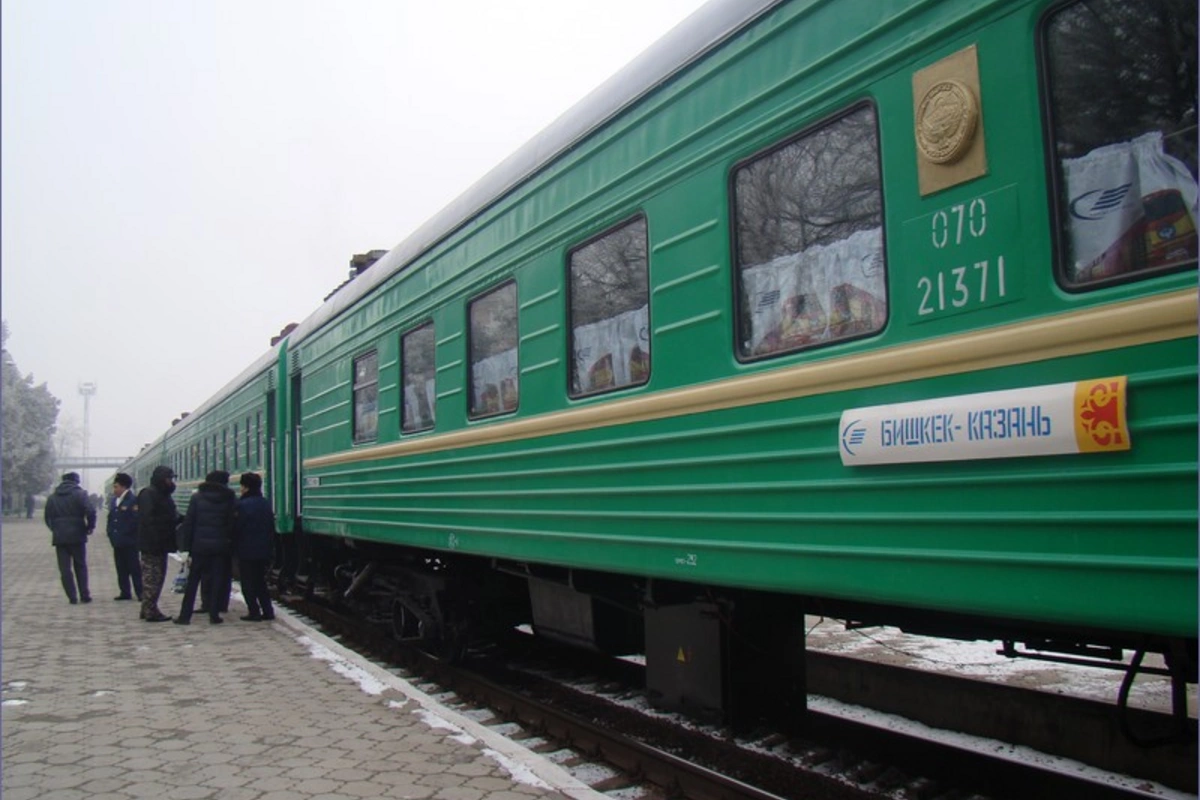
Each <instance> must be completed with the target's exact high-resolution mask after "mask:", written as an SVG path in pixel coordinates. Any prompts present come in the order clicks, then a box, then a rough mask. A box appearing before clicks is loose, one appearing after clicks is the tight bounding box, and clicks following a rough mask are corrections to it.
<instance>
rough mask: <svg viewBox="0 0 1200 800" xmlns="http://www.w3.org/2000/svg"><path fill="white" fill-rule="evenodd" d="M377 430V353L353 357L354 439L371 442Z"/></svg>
mask: <svg viewBox="0 0 1200 800" xmlns="http://www.w3.org/2000/svg"><path fill="white" fill-rule="evenodd" d="M378 430H379V354H378V353H375V352H371V353H367V354H366V355H363V356H359V357H358V358H356V359H354V441H355V443H358V442H371V441H374V440H375V436H376V433H377V432H378Z"/></svg>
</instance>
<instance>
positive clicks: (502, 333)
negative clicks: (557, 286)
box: [468, 282, 517, 417]
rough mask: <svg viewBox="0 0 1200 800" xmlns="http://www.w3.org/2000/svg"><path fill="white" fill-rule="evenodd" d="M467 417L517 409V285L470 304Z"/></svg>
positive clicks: (489, 294)
mask: <svg viewBox="0 0 1200 800" xmlns="http://www.w3.org/2000/svg"><path fill="white" fill-rule="evenodd" d="M468 314H469V317H470V325H471V327H470V342H469V345H468V346H469V348H470V353H471V416H472V417H483V416H488V415H490V414H501V413H504V412H506V411H515V410H516V408H517V284H515V283H512V282H509V283H506V284H504V285H503V286H501V287H500V288H498V289H494V290H492V291H491V292H488V293H487V294H485V295H483V296H482V297H478V298H476V299H475V300H472V301H471V305H470V309H469V312H468Z"/></svg>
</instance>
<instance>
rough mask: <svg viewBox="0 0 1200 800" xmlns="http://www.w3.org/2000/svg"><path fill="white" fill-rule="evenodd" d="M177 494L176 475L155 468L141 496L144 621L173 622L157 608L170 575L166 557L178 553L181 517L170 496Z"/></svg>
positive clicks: (140, 535)
mask: <svg viewBox="0 0 1200 800" xmlns="http://www.w3.org/2000/svg"><path fill="white" fill-rule="evenodd" d="M174 491H175V471H174V470H172V469H171V468H170V467H166V466H159V467H155V468H154V472H153V473H151V475H150V485H149V486H147V487H146V488H145V489H142V491H141V492H140V493H139V494H138V508H137V511H138V550H139V551H140V552H141V555H142V619H144V620H145V621H146V622H167V621H169V620H170V619H171V618H170V617H168V616H167V615H166V614H164V613H162V611H160V610H159V608H158V597H159V595H161V594H162V588H163V581H164V580H165V579H166V574H167V554H168V553H173V552H175V549H176V545H175V527H176V526H177V525H178V524H179V514H178V513H177V512H176V510H175V501H174V500H172V499H171V494H172V493H173V492H174Z"/></svg>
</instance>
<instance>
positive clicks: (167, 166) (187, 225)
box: [0, 0, 703, 490]
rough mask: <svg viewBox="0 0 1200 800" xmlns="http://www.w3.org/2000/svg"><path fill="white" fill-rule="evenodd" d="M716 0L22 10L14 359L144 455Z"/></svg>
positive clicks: (52, 3)
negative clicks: (280, 340) (350, 283)
mask: <svg viewBox="0 0 1200 800" xmlns="http://www.w3.org/2000/svg"><path fill="white" fill-rule="evenodd" d="M702 4H703V0H649V1H648V2H647V0H604V1H603V2H599V1H598V0H506V2H502V3H498V2H495V0H466V1H465V2H455V3H439V2H415V0H378V1H377V2H376V1H375V0H349V2H340V3H334V2H328V1H327V0H286V1H285V2H280V1H279V0H256V1H255V2H250V3H245V2H235V1H234V0H161V2H156V1H155V0H4V3H3V6H2V7H0V9H2V20H0V24H2V27H0V32H2V36H3V41H2V46H0V57H2V59H3V61H2V65H0V78H2V81H3V85H2V87H0V101H2V104H3V106H2V111H0V123H2V131H0V143H2V145H0V146H2V153H0V159H2V165H0V166H2V170H0V178H2V193H3V194H2V198H0V202H2V205H0V209H2V215H3V217H2V221H0V225H2V231H0V243H2V247H3V252H2V260H0V279H2V280H0V289H2V294H0V298H2V311H3V318H4V319H5V320H6V321H7V322H8V325H9V331H10V338H9V341H8V350H9V352H10V353H11V354H12V356H13V358H14V359H15V361H16V363H17V366H18V367H19V369H20V370H21V372H22V373H23V374H27V373H33V375H34V380H35V382H36V383H41V382H43V381H46V382H48V384H49V387H50V391H51V392H52V393H53V394H54V395H56V396H57V397H58V398H59V399H61V400H62V401H63V402H62V411H61V412H60V414H59V423H60V427H66V428H67V429H74V430H75V431H76V432H77V433H79V434H81V433H82V427H83V415H84V404H83V398H82V397H81V396H80V394H79V391H78V386H79V384H80V383H82V382H94V383H95V384H96V385H97V392H96V394H95V396H94V397H92V399H91V403H90V419H89V422H90V425H89V433H90V436H89V452H90V454H91V455H92V456H131V455H133V454H135V453H136V452H137V451H138V450H139V449H140V448H141V446H142V445H143V444H144V443H146V442H149V441H152V440H153V439H155V438H156V437H157V436H158V435H159V434H161V433H162V432H163V431H165V430H166V429H167V428H168V427H169V426H170V423H171V420H172V419H174V418H175V417H177V416H179V414H180V412H182V411H188V410H191V409H194V408H196V407H198V406H199V405H200V404H201V403H202V402H203V401H204V400H205V399H207V398H208V397H209V396H211V395H212V394H213V393H215V392H216V391H218V390H219V389H220V388H221V387H223V386H224V385H225V384H226V383H227V382H228V381H229V380H230V379H232V378H233V377H234V376H235V375H236V374H237V373H238V372H240V371H241V370H242V369H243V368H245V367H246V366H247V365H249V364H250V362H252V361H253V360H254V359H256V358H257V357H258V356H259V355H261V354H262V353H263V352H265V351H266V350H267V349H268V344H269V340H270V338H271V337H272V336H273V335H274V334H275V333H277V332H278V331H279V330H280V328H282V327H283V326H284V325H285V324H287V323H288V322H293V321H295V322H299V321H301V320H302V319H304V318H305V317H306V316H308V315H309V314H310V313H312V312H313V311H314V310H315V309H316V308H317V306H319V305H320V303H321V299H322V298H323V297H324V296H325V295H326V294H328V293H329V292H330V291H331V290H332V289H333V288H334V287H335V286H337V285H338V284H339V283H341V281H342V280H344V278H345V276H346V274H347V270H348V262H349V259H350V256H351V255H353V254H354V253H361V252H366V251H367V250H371V249H390V248H392V247H393V246H395V245H396V244H398V243H399V242H400V241H401V240H403V239H404V238H405V237H406V236H407V235H408V234H409V233H410V232H412V231H413V230H414V229H415V228H417V227H418V226H419V225H420V224H421V223H422V222H424V221H425V220H426V219H428V218H429V217H431V216H433V215H434V214H435V213H436V212H437V211H438V210H440V209H441V208H442V207H443V206H444V205H446V204H447V203H448V202H450V201H451V200H452V199H453V198H454V197H456V196H457V195H458V194H460V193H461V192H462V191H463V190H464V189H466V188H467V187H468V186H470V185H471V184H472V183H474V182H475V181H476V180H477V179H478V178H480V177H482V176H483V174H484V173H486V172H487V171H488V170H489V169H491V168H492V167H493V166H495V165H496V164H498V163H499V162H500V161H501V160H503V159H504V157H506V156H507V155H509V154H510V153H511V152H512V151H514V150H515V149H517V147H519V146H520V145H521V144H522V143H524V142H525V141H526V140H527V139H529V138H530V137H532V136H533V135H534V134H536V133H537V132H538V131H540V130H541V129H542V128H544V127H545V126H546V125H548V124H549V123H550V122H551V121H553V120H554V119H555V118H556V117H557V116H558V115H559V114H561V113H562V112H564V111H566V110H567V109H568V108H569V107H570V106H571V105H573V104H574V103H575V102H577V101H578V100H581V99H582V98H583V97H584V95H586V94H587V92H588V91H590V90H591V89H593V88H595V87H596V86H597V85H598V84H600V83H601V82H602V81H603V80H605V79H606V78H608V77H609V76H610V75H612V74H613V73H614V72H616V71H617V70H618V69H620V68H621V67H622V66H624V65H625V64H626V63H627V62H628V61H630V60H631V59H632V58H633V57H634V56H636V55H637V54H638V53H639V52H641V51H642V50H643V49H645V48H646V47H647V46H648V45H650V44H651V43H652V42H653V41H655V40H656V39H658V38H659V37H660V36H661V35H662V34H664V33H666V31H668V30H669V29H670V28H671V27H673V26H674V25H675V24H676V23H678V22H679V21H680V20H682V19H683V18H684V17H686V16H687V15H688V14H690V13H691V12H692V11H693V10H695V9H696V8H698V7H699V6H700V5H702ZM79 438H80V439H81V438H82V437H81V436H80V437H79ZM69 452H71V453H73V454H78V453H80V452H82V442H81V441H78V440H77V441H76V442H75V443H74V445H73V447H71V449H70V450H69ZM108 474H109V471H104V472H103V474H102V471H99V470H93V471H91V472H90V473H89V475H88V479H89V481H88V482H89V488H91V489H92V490H98V489H99V488H100V484H101V482H102V481H103V479H104V478H105V477H106V476H107V475H108Z"/></svg>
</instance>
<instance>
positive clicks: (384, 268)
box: [289, 0, 782, 342]
mask: <svg viewBox="0 0 1200 800" xmlns="http://www.w3.org/2000/svg"><path fill="white" fill-rule="evenodd" d="M781 2H782V0H710V2H708V3H706V4H705V5H704V6H702V7H701V8H699V9H698V10H697V11H695V12H694V13H692V14H691V15H690V16H688V17H687V18H686V19H684V20H683V21H682V22H680V23H679V24H678V25H676V26H675V27H674V28H672V29H671V30H670V31H669V32H667V34H666V35H665V36H663V37H662V38H661V39H659V40H658V41H657V42H655V43H654V44H653V45H651V46H650V47H648V48H647V49H646V50H645V51H643V52H642V53H641V55H639V56H637V57H636V58H635V59H634V60H633V61H631V62H629V64H627V65H626V66H625V67H623V68H622V69H621V70H620V71H618V72H617V73H616V74H615V75H613V76H612V77H611V78H609V79H608V80H607V81H605V82H604V83H602V84H600V86H598V87H597V88H595V89H593V90H592V91H591V92H590V93H589V94H588V95H587V96H585V97H584V98H583V100H581V101H579V102H578V103H576V104H575V105H574V106H572V107H571V108H570V109H569V110H567V111H566V112H565V113H564V114H562V115H561V116H560V117H558V119H556V120H554V122H552V123H550V125H549V126H548V127H547V128H545V129H544V130H543V131H542V132H541V133H539V134H537V135H536V136H534V137H533V138H532V139H530V140H529V141H528V142H526V143H525V144H524V145H522V146H521V147H520V148H519V149H518V150H517V151H516V152H514V153H513V154H512V155H510V156H509V157H508V158H506V159H504V161H501V162H500V164H498V165H497V166H496V167H494V168H493V169H492V170H491V171H490V172H488V173H487V174H486V175H484V176H483V177H482V178H481V179H479V180H478V181H476V182H475V183H474V184H473V185H472V186H471V187H470V188H468V189H467V190H466V191H465V192H464V193H463V194H461V195H459V197H458V198H457V199H455V200H454V201H452V202H451V203H450V204H449V205H447V206H446V207H445V208H443V209H442V210H441V211H439V212H438V213H437V214H435V215H434V216H433V217H431V218H430V219H429V220H427V221H426V222H425V223H424V224H423V225H421V226H420V227H419V228H417V230H416V231H414V232H413V233H412V234H411V235H410V236H409V237H408V238H406V239H405V240H404V241H402V242H401V243H400V244H398V245H396V246H395V247H394V248H392V249H391V250H390V251H389V252H388V254H387V255H385V256H383V257H382V258H381V259H379V261H378V262H377V263H375V264H374V265H373V266H372V267H371V268H370V269H368V270H367V271H366V272H364V273H363V274H362V275H359V276H358V277H357V278H355V279H354V280H353V281H351V282H350V284H349V285H348V286H346V287H344V288H342V289H341V290H340V291H339V292H337V293H336V294H335V295H333V297H331V298H330V299H329V300H327V301H326V302H325V303H324V304H323V305H322V306H321V307H320V308H318V309H317V310H316V311H315V312H313V313H312V314H311V315H309V316H308V317H307V318H306V319H305V320H304V321H303V322H301V323H300V325H299V326H297V328H296V329H295V331H293V332H292V333H291V334H290V336H289V339H290V340H291V341H292V342H300V341H302V340H303V339H304V337H305V336H307V335H308V334H310V333H312V332H313V331H315V330H318V329H320V328H321V327H322V326H323V325H325V324H326V323H327V322H329V321H330V320H332V319H334V318H335V317H337V316H338V315H340V314H341V313H342V312H343V311H345V310H346V309H347V308H350V307H352V306H353V305H354V304H355V303H357V302H358V301H359V300H360V299H361V298H362V297H364V296H365V295H367V294H369V293H370V292H371V291H372V290H373V289H375V288H376V287H378V286H379V285H380V284H382V283H384V282H385V281H387V279H388V278H390V277H392V276H393V275H395V274H396V273H397V272H399V271H400V270H402V269H403V268H404V267H405V266H407V265H408V264H410V263H411V262H412V261H414V260H415V259H416V258H418V257H419V256H420V255H421V254H422V253H425V252H426V251H428V250H429V249H430V248H432V247H433V246H434V245H436V244H437V243H438V242H440V241H441V240H443V239H445V238H446V237H447V236H449V235H450V234H451V233H453V232H454V231H455V230H457V229H458V228H459V227H461V226H462V225H464V224H465V223H466V222H468V221H469V220H471V219H472V218H474V217H475V216H476V215H477V214H479V213H480V212H481V211H483V210H484V209H485V208H487V207H488V206H490V205H492V204H493V203H495V202H496V201H497V200H499V199H500V198H502V197H504V196H505V195H506V194H508V193H509V192H510V191H512V190H513V189H515V188H516V187H517V186H519V185H521V184H522V183H523V182H524V181H526V180H527V179H528V178H530V177H532V176H533V175H535V174H536V173H537V172H538V171H539V170H541V169H542V168H544V167H546V166H548V165H549V164H550V163H551V162H553V161H554V160H555V159H557V158H558V157H559V156H561V155H563V154H564V153H566V152H567V151H568V150H570V149H571V148H572V147H574V146H575V145H576V144H578V143H579V142H581V141H582V140H583V139H585V138H587V136H589V135H590V134H592V133H593V132H595V131H596V130H598V129H599V128H601V127H603V126H604V125H605V124H606V123H608V122H609V121H611V120H612V119H613V118H615V117H616V116H617V115H619V114H620V113H621V112H622V111H623V110H625V109H626V108H628V107H629V106H631V105H633V104H634V103H636V102H637V101H638V100H640V99H641V98H643V97H645V96H646V95H647V94H649V93H650V92H652V91H653V90H654V89H655V88H656V87H658V86H660V85H662V84H663V83H666V82H667V81H668V80H670V79H671V78H672V77H674V76H675V75H676V74H678V73H679V72H681V71H682V70H684V69H686V68H687V67H688V66H689V65H691V64H692V63H693V62H695V61H696V60H697V59H699V58H700V57H701V56H703V55H704V54H705V53H707V52H708V51H709V50H711V49H712V48H713V47H715V46H716V45H718V44H720V43H721V42H722V41H724V40H725V39H727V38H729V37H730V36H732V35H733V34H734V33H736V32H737V31H739V30H741V29H742V28H743V27H745V26H746V25H747V24H749V23H750V22H751V21H753V20H754V19H756V18H757V17H759V16H760V15H762V14H764V13H765V12H767V11H768V10H770V9H771V8H773V7H774V6H776V5H778V4H779V3H781Z"/></svg>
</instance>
